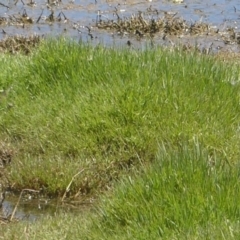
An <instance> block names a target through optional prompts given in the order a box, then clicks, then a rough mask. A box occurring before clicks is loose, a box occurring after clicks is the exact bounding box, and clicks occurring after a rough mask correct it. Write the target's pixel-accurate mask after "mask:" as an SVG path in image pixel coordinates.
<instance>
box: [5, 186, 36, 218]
mask: <svg viewBox="0 0 240 240" xmlns="http://www.w3.org/2000/svg"><path fill="white" fill-rule="evenodd" d="M24 191H28V192H35V193H39V191H37V190H33V189H23V190H22V191H21V193H20V196H19V198H18V201H17V203H16V205H15V208H14V209H13V212H12V214H11V217H10V220H9V221H10V222H11V221H12V220H13V218H14V215H15V213H16V211H17V207H18V205H19V203H20V200H21V198H22V194H23V192H24Z"/></svg>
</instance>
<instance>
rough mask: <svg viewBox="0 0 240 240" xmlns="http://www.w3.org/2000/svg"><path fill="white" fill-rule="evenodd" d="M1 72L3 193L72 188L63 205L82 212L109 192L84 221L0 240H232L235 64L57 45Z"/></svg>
mask: <svg viewBox="0 0 240 240" xmlns="http://www.w3.org/2000/svg"><path fill="white" fill-rule="evenodd" d="M0 63H1V64H0V89H2V91H1V96H0V111H1V114H0V139H1V142H0V150H1V159H3V158H4V159H6V158H7V156H8V159H11V163H10V164H9V165H8V164H7V166H6V172H7V174H8V175H7V178H8V180H9V184H10V185H11V186H12V188H13V189H18V190H21V189H23V188H32V189H36V190H41V192H42V193H44V194H49V195H54V196H56V195H59V196H62V195H63V194H64V192H65V189H66V187H67V186H68V184H69V183H70V182H71V180H74V181H73V182H72V184H71V186H70V191H69V192H68V197H77V198H78V199H80V200H81V199H84V198H85V197H84V196H86V195H87V196H91V194H96V193H98V194H100V193H102V191H103V190H106V189H109V188H110V189H112V190H111V191H109V192H108V193H107V194H108V195H107V197H104V196H103V197H101V200H100V201H101V203H100V204H99V205H98V208H97V210H94V212H86V215H84V218H83V216H74V215H72V214H67V215H60V216H58V217H57V218H50V219H48V220H46V219H45V220H44V221H42V222H38V223H36V224H33V225H32V224H30V225H26V223H21V224H18V225H8V226H1V228H2V229H3V231H0V232H1V233H2V236H3V238H5V239H11V238H12V239H18V238H19V239H22V238H24V237H25V238H30V239H61V238H63V239H73V238H74V239H76V238H77V239H79V237H80V239H159V238H161V237H162V238H165V239H193V238H194V239H203V238H204V239H205V238H206V239H224V237H225V239H231V238H232V239H234V238H235V237H237V236H239V231H238V229H239V223H238V219H239V207H238V205H237V201H236V199H238V198H239V186H238V184H237V183H238V167H237V166H238V160H239V154H240V149H239V140H240V139H239V137H240V135H239V120H240V111H239V110H240V106H239V100H240V99H239V98H240V95H239V90H240V85H239V83H238V79H239V70H238V65H237V64H235V65H233V64H224V63H222V62H219V61H216V60H215V59H214V58H211V57H209V56H203V55H199V54H197V53H194V52H183V51H181V50H170V49H166V50H163V49H160V48H154V49H148V50H146V51H136V50H131V49H123V50H121V51H120V50H114V49H106V48H103V47H100V46H97V47H90V46H86V45H78V44H75V43H71V42H68V41H65V40H58V41H47V42H43V43H42V44H41V46H40V48H39V49H37V50H36V51H34V53H33V54H31V55H29V56H22V55H17V56H7V55H1V56H0ZM78 173H79V174H78ZM76 174H78V175H77V176H76V178H74V179H73V176H75V175H76ZM114 180H119V181H114ZM112 187H114V188H116V190H113V188H112ZM233 196H234V198H233ZM39 229H41V232H39ZM0 236H1V235H0Z"/></svg>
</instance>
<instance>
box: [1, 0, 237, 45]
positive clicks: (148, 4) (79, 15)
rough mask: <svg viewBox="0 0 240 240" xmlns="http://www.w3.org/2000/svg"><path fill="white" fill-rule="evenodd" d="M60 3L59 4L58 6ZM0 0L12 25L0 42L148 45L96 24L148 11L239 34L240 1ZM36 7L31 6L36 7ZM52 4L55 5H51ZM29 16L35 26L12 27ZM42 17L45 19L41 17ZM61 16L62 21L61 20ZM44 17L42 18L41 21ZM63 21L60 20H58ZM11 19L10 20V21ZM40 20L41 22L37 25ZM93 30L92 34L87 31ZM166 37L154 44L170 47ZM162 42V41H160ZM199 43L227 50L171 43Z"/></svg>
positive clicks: (4, 29)
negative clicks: (56, 39)
mask: <svg viewBox="0 0 240 240" xmlns="http://www.w3.org/2000/svg"><path fill="white" fill-rule="evenodd" d="M58 1H59V3H58ZM15 2H16V0H8V1H6V0H5V1H4V0H0V3H2V4H4V5H5V6H6V7H5V6H2V5H0V17H2V18H4V19H7V20H8V21H9V22H8V23H2V24H1V26H0V27H1V28H2V32H0V39H1V38H4V37H6V35H7V36H12V35H16V34H21V35H29V34H39V35H48V34H51V35H54V36H59V35H64V36H70V37H71V38H73V39H76V40H81V41H92V42H94V43H103V44H105V45H113V44H114V45H123V44H126V42H127V41H128V40H129V39H131V41H133V42H134V43H135V44H142V43H143V44H144V43H145V40H146V39H142V40H141V41H140V42H139V41H137V40H136V39H134V38H132V37H131V36H129V35H128V34H126V35H121V36H120V35H119V34H118V33H116V32H114V31H112V30H109V31H106V30H99V29H97V28H96V20H97V18H98V16H99V15H101V18H102V19H115V20H116V15H115V14H114V12H115V11H116V10H117V12H118V14H119V16H120V17H121V18H124V17H130V16H131V15H132V14H137V13H138V11H146V9H147V8H151V9H157V10H158V11H159V13H162V14H163V13H164V12H165V11H166V12H173V13H177V16H180V17H182V18H183V19H185V20H187V21H189V22H195V21H202V22H206V23H209V24H211V26H212V27H215V28H216V29H219V30H220V31H225V30H226V29H227V27H230V26H231V27H233V28H234V29H235V30H236V31H238V26H239V23H240V1H237V0H196V1H191V0H184V2H183V3H181V4H176V3H173V1H172V0H162V1H159V0H152V1H151V0H150V1H149V0H142V1H141V0H140V1H137V0H122V1H115V0H108V1H107V0H96V1H95V0H89V1H86V0H75V1H72V0H62V1H60V0H55V2H54V0H46V1H45V0H35V1H33V0H18V1H17V3H16V4H14V3H15ZM33 2H34V4H29V3H33ZM48 2H50V3H52V4H48ZM52 10H53V11H54V13H53V16H54V18H55V19H56V21H53V22H49V21H47V20H46V19H47V18H48V17H49V16H50V15H51V11H52ZM24 13H25V14H26V15H27V16H28V17H29V18H30V19H31V20H32V21H33V23H31V24H28V23H26V24H22V23H16V22H15V23H12V22H11V19H13V20H15V21H16V19H20V18H21V17H22V15H23V14H24ZM41 14H42V15H41ZM59 14H60V17H59ZM40 15H41V18H39V17H40ZM58 17H59V20H60V18H61V20H60V21H58V20H57V18H58ZM9 19H10V20H9ZM37 20H39V21H38V22H37ZM86 26H87V27H89V28H90V29H91V34H89V30H88V28H87V27H86ZM161 38H162V36H161V35H156V36H155V37H154V41H155V42H156V43H157V44H166V43H164V42H163V41H161ZM159 39H160V40H159ZM196 39H197V41H199V42H200V44H204V43H205V42H206V43H205V44H206V45H209V44H210V43H211V42H215V43H214V44H215V47H216V48H219V47H221V48H222V47H225V45H224V44H222V43H221V44H219V42H220V41H219V38H218V39H216V38H209V37H208V38H206V37H199V38H196V37H195V38H194V40H191V38H190V39H189V38H187V39H185V38H184V37H183V38H181V39H180V40H179V39H177V38H172V39H170V40H171V42H172V41H174V42H176V41H177V42H179V41H182V42H188V41H191V42H193V41H195V42H196Z"/></svg>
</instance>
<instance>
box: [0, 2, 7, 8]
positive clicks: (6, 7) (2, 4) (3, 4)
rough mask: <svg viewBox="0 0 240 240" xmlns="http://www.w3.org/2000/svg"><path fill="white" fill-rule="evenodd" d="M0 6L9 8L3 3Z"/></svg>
mask: <svg viewBox="0 0 240 240" xmlns="http://www.w3.org/2000/svg"><path fill="white" fill-rule="evenodd" d="M0 5H1V6H3V7H6V8H9V6H7V5H5V4H3V3H0Z"/></svg>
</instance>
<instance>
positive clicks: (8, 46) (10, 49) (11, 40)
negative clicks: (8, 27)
mask: <svg viewBox="0 0 240 240" xmlns="http://www.w3.org/2000/svg"><path fill="white" fill-rule="evenodd" d="M42 39H43V38H42V37H41V36H39V35H31V36H28V37H26V36H21V35H16V36H12V37H7V38H5V39H3V40H1V41H0V52H3V53H12V54H16V53H19V52H20V53H24V54H29V53H30V52H31V51H32V49H34V48H36V47H37V46H38V45H39V43H40V42H41V40H42Z"/></svg>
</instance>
